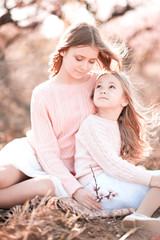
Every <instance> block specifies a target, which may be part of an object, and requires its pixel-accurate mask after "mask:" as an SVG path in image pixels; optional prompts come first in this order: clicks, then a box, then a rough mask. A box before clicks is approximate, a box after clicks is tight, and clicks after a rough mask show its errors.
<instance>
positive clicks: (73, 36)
mask: <svg viewBox="0 0 160 240" xmlns="http://www.w3.org/2000/svg"><path fill="white" fill-rule="evenodd" d="M79 45H82V46H85V45H89V46H93V47H96V48H97V49H98V50H99V54H98V64H99V65H100V66H101V68H105V69H106V70H109V71H110V70H111V69H110V65H111V61H112V60H115V61H116V62H117V64H118V67H119V68H120V59H119V57H118V56H117V55H116V54H114V53H113V52H112V51H111V50H110V48H109V47H108V46H107V45H106V44H105V43H104V42H103V40H102V38H101V36H100V33H99V31H98V29H97V28H96V27H95V26H93V25H91V24H88V23H78V24H75V25H74V24H73V25H71V26H70V27H68V28H67V30H66V31H65V33H64V34H63V36H62V37H61V39H60V41H59V43H58V45H57V47H56V49H55V51H54V52H53V54H51V57H50V62H49V66H50V68H49V72H50V75H51V76H52V77H53V76H55V75H56V74H57V73H58V72H59V70H60V68H61V64H62V59H63V57H62V56H61V54H60V52H61V51H64V50H67V49H68V48H70V47H75V46H79Z"/></svg>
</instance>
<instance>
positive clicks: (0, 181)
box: [0, 164, 27, 189]
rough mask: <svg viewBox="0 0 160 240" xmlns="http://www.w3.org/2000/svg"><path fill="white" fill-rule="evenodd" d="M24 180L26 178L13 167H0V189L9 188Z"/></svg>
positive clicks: (8, 165) (6, 165)
mask: <svg viewBox="0 0 160 240" xmlns="http://www.w3.org/2000/svg"><path fill="white" fill-rule="evenodd" d="M26 179H27V176H25V175H24V174H23V173H22V172H21V171H20V170H18V169H16V168H15V167H14V166H13V165H11V164H4V165H0V189H2V188H6V187H9V186H11V185H14V184H16V183H18V182H20V181H23V180H26Z"/></svg>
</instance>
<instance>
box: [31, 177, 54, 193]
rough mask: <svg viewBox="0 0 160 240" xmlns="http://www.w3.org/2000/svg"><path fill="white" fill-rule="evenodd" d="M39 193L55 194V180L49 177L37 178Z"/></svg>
mask: <svg viewBox="0 0 160 240" xmlns="http://www.w3.org/2000/svg"><path fill="white" fill-rule="evenodd" d="M35 181H36V183H37V184H36V185H37V190H38V195H40V196H51V197H54V196H55V187H54V185H53V182H52V180H51V179H49V178H48V177H41V178H35Z"/></svg>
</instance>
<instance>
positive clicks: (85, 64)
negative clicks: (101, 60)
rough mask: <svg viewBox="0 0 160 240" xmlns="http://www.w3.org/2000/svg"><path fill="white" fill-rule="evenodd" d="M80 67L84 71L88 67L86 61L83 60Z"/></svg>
mask: <svg viewBox="0 0 160 240" xmlns="http://www.w3.org/2000/svg"><path fill="white" fill-rule="evenodd" d="M81 69H82V70H83V71H84V70H87V69H88V64H87V63H86V62H83V64H82V65H81Z"/></svg>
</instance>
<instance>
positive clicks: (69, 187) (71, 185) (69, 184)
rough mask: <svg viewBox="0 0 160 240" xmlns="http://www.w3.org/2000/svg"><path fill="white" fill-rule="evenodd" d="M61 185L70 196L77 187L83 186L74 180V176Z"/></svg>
mask: <svg viewBox="0 0 160 240" xmlns="http://www.w3.org/2000/svg"><path fill="white" fill-rule="evenodd" d="M63 186H64V188H65V190H66V191H67V193H68V194H69V195H70V196H71V197H72V195H73V194H74V193H75V191H77V190H78V189H79V188H83V186H82V185H81V184H80V183H79V182H78V181H77V180H76V178H75V177H72V178H71V179H68V180H67V181H65V183H63Z"/></svg>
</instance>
